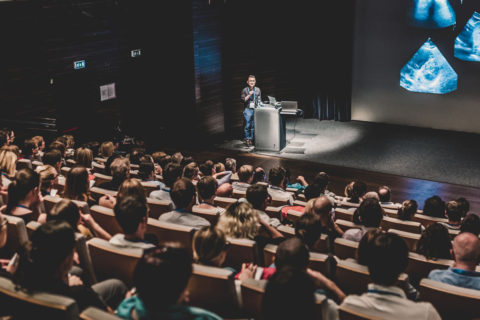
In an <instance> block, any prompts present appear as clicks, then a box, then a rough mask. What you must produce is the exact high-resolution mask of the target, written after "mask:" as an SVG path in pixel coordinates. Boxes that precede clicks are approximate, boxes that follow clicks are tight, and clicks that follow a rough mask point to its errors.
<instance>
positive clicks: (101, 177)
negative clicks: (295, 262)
mask: <svg viewBox="0 0 480 320" xmlns="http://www.w3.org/2000/svg"><path fill="white" fill-rule="evenodd" d="M93 175H94V176H95V186H98V185H100V184H102V183H104V182H108V181H112V179H113V177H112V176H108V175H106V174H102V173H94V174H93Z"/></svg>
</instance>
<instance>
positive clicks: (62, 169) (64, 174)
mask: <svg viewBox="0 0 480 320" xmlns="http://www.w3.org/2000/svg"><path fill="white" fill-rule="evenodd" d="M70 170H72V168H70V167H61V168H60V172H61V173H62V176H65V177H66V176H67V174H68V173H69V172H70Z"/></svg>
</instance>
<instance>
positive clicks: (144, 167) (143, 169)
mask: <svg viewBox="0 0 480 320" xmlns="http://www.w3.org/2000/svg"><path fill="white" fill-rule="evenodd" d="M154 171H155V166H154V165H153V163H152V162H150V161H144V162H141V163H140V167H139V169H138V175H139V176H140V179H142V180H147V179H148V178H149V177H150V175H151V174H152V172H154Z"/></svg>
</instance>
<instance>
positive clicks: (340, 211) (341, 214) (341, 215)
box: [335, 208, 353, 222]
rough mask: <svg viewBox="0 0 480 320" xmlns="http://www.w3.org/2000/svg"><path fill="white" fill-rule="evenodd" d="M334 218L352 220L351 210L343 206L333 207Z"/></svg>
mask: <svg viewBox="0 0 480 320" xmlns="http://www.w3.org/2000/svg"><path fill="white" fill-rule="evenodd" d="M335 219H342V220H345V221H350V222H352V221H353V211H352V210H348V209H344V208H335Z"/></svg>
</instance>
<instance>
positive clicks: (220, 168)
mask: <svg viewBox="0 0 480 320" xmlns="http://www.w3.org/2000/svg"><path fill="white" fill-rule="evenodd" d="M213 168H214V169H215V172H217V173H218V172H224V171H225V165H224V164H223V163H221V162H217V163H215V164H214V165H213Z"/></svg>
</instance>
